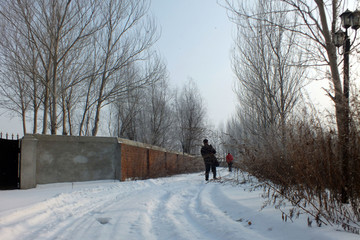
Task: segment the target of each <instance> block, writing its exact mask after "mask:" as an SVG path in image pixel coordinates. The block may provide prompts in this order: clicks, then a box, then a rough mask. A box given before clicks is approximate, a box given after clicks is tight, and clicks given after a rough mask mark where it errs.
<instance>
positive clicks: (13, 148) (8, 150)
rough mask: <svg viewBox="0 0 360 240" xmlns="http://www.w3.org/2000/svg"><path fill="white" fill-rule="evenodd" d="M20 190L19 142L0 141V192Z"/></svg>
mask: <svg viewBox="0 0 360 240" xmlns="http://www.w3.org/2000/svg"><path fill="white" fill-rule="evenodd" d="M17 188H20V140H8V139H0V190H5V189H17Z"/></svg>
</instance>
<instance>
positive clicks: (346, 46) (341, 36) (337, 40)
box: [333, 10, 360, 203]
mask: <svg viewBox="0 0 360 240" xmlns="http://www.w3.org/2000/svg"><path fill="white" fill-rule="evenodd" d="M340 18H341V25H342V27H343V28H345V32H344V31H342V30H341V29H340V30H339V31H337V32H336V33H335V34H334V38H333V41H334V45H335V46H336V47H339V48H340V47H341V46H342V47H343V55H344V77H343V94H344V99H343V104H344V106H343V107H344V117H345V119H344V123H343V124H344V125H343V136H339V137H340V139H343V141H341V152H342V153H341V155H342V156H341V157H342V175H343V181H344V186H343V189H342V202H343V203H346V202H348V191H349V173H348V170H349V140H350V139H349V135H350V114H349V112H350V110H349V106H350V102H349V85H350V84H349V82H350V81H349V79H350V78H349V53H350V48H351V45H352V44H351V42H350V38H349V35H348V28H349V27H351V28H352V29H354V30H355V38H354V39H356V30H357V29H358V28H360V11H358V10H356V11H354V12H351V11H349V10H346V11H345V12H344V13H342V14H341V15H340Z"/></svg>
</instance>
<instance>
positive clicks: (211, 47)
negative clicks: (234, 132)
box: [150, 0, 236, 127]
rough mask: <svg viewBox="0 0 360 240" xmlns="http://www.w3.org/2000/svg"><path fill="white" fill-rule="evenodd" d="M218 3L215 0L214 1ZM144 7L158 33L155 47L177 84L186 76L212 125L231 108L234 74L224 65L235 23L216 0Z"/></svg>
mask: <svg viewBox="0 0 360 240" xmlns="http://www.w3.org/2000/svg"><path fill="white" fill-rule="evenodd" d="M219 2H220V3H221V0H219ZM150 11H151V12H152V14H153V16H154V17H155V18H156V20H157V24H158V27H159V29H161V37H160V39H159V41H158V42H157V44H156V48H157V49H158V51H159V52H160V54H161V56H162V57H163V58H164V60H165V62H166V64H167V68H168V71H169V73H170V83H172V84H173V85H174V86H177V87H179V88H182V86H183V85H184V84H185V83H186V82H187V81H188V79H189V78H192V79H193V80H194V82H195V83H196V85H197V87H198V89H199V91H200V94H201V96H202V98H203V100H204V101H205V102H206V108H207V112H208V117H209V121H210V122H211V123H212V124H214V125H215V127H217V126H218V125H219V124H220V123H225V122H226V120H227V119H229V118H230V116H231V115H232V113H233V112H234V111H235V106H234V105H235V99H236V97H235V94H234V92H233V85H234V74H233V72H232V69H231V63H230V55H231V53H230V50H231V47H232V45H233V38H232V36H233V35H234V29H235V26H234V24H233V23H231V22H230V21H229V19H228V17H227V13H226V10H225V9H224V8H223V7H221V6H220V5H219V4H218V3H217V0H152V6H151V9H150Z"/></svg>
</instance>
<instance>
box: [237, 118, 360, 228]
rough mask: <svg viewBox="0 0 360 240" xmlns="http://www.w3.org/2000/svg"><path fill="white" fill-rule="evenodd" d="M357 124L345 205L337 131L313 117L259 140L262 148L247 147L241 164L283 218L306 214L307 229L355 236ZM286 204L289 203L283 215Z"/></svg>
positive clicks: (359, 193)
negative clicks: (336, 228) (331, 228)
mask: <svg viewBox="0 0 360 240" xmlns="http://www.w3.org/2000/svg"><path fill="white" fill-rule="evenodd" d="M359 116H360V115H359ZM358 119H360V118H358ZM355 125H356V126H357V127H356V126H355ZM359 126H360V125H359V124H357V123H356V122H355V121H353V122H352V128H351V129H352V131H351V136H350V139H351V140H350V156H351V158H350V163H349V164H350V166H349V173H348V174H349V176H350V177H349V181H350V182H349V184H348V185H349V186H350V189H349V204H343V203H341V189H342V187H343V186H344V182H343V177H342V171H341V162H340V161H339V160H338V159H339V158H338V155H337V153H338V150H337V149H338V146H337V135H336V132H335V131H334V130H332V129H331V128H330V127H323V126H321V124H320V121H319V120H317V119H316V118H315V117H314V116H304V118H303V119H301V120H297V121H294V122H292V123H289V124H288V125H287V127H286V130H285V131H284V132H282V134H277V135H272V136H268V138H263V139H264V143H262V144H261V145H260V144H259V143H257V144H256V146H253V145H251V144H246V145H245V149H244V150H245V151H244V154H243V159H242V162H241V164H240V166H241V167H242V169H243V170H245V171H247V172H249V173H250V174H252V175H254V176H255V177H257V178H258V179H259V180H260V181H261V182H262V187H263V189H264V197H265V198H266V199H267V200H266V204H274V205H275V206H276V207H277V208H279V209H280V210H282V211H283V218H284V219H285V220H287V219H289V218H290V219H292V218H293V217H296V216H299V214H301V213H304V212H305V213H307V214H309V215H310V218H309V219H308V224H309V225H311V223H312V222H313V221H315V222H316V223H317V225H318V226H321V225H322V224H330V225H334V224H335V225H340V226H342V227H343V228H344V229H345V230H347V231H350V232H354V233H359V230H360V224H359V221H360V202H359V200H360V184H359V182H360V144H359V143H360V133H359V131H358V129H360V128H359ZM279 136H281V137H279ZM259 145H260V146H261V148H259ZM286 202H287V203H289V202H290V203H291V206H290V208H289V204H287V208H286V209H288V210H287V211H285V210H283V209H285V208H284V206H285V205H286Z"/></svg>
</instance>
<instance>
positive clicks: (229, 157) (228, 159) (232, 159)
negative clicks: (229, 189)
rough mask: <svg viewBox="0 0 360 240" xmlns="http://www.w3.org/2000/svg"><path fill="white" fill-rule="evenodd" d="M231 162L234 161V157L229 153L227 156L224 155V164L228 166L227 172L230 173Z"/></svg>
mask: <svg viewBox="0 0 360 240" xmlns="http://www.w3.org/2000/svg"><path fill="white" fill-rule="evenodd" d="M233 161H234V157H233V156H232V155H231V153H228V154H227V155H226V162H227V164H228V166H229V172H231V171H232V170H231V167H232V164H233Z"/></svg>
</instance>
